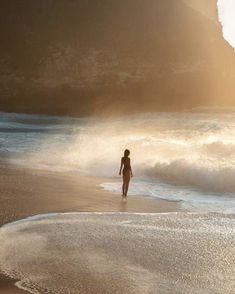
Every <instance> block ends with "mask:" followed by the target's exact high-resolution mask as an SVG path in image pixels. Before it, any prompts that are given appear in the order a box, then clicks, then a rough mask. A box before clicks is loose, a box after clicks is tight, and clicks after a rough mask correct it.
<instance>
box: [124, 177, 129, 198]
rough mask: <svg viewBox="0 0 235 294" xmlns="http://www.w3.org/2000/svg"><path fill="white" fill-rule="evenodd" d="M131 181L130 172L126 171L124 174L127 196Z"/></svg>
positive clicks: (125, 193)
mask: <svg viewBox="0 0 235 294" xmlns="http://www.w3.org/2000/svg"><path fill="white" fill-rule="evenodd" d="M129 182H130V172H126V173H125V176H124V195H125V196H127V192H128V188H129Z"/></svg>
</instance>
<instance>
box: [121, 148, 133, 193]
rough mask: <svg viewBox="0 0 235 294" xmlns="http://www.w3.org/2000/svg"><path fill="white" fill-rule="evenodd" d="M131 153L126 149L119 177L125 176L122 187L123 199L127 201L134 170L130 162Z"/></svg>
mask: <svg viewBox="0 0 235 294" xmlns="http://www.w3.org/2000/svg"><path fill="white" fill-rule="evenodd" d="M129 155H130V151H129V150H128V149H126V150H125V151H124V157H122V159H121V166H120V171H119V175H121V174H122V176H123V185H122V197H123V198H124V199H126V197H127V192H128V188H129V182H130V178H131V177H133V174H132V169H131V160H130V157H129Z"/></svg>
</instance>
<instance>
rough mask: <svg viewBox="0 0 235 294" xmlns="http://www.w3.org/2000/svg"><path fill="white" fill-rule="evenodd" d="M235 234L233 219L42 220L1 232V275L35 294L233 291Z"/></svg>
mask: <svg viewBox="0 0 235 294" xmlns="http://www.w3.org/2000/svg"><path fill="white" fill-rule="evenodd" d="M234 236H235V215H234V214H233V215H228V214H227V215H225V214H218V213H206V214H200V213H166V214H129V213H66V214H52V215H50V214H49V215H40V216H34V217H31V218H28V219H24V220H21V221H18V222H15V223H11V224H8V225H5V226H3V227H1V228H0V243H1V246H0V270H1V272H3V273H4V274H6V275H8V276H10V277H13V278H15V279H17V280H18V282H17V284H16V285H17V286H18V287H19V288H21V289H25V290H27V291H29V292H30V293H34V294H36V293H53V294H64V293H71V294H77V293H81V294H83V293H96V294H103V293H117V294H120V293H125V294H145V293H149V294H150V293H152V294H156V293H157V294H168V293H181V294H188V293H195V294H205V293H207V294H212V293H213V294H215V293H218V294H225V293H226V294H232V293H234V287H235V280H234V276H235V238H234Z"/></svg>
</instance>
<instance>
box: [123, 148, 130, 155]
mask: <svg viewBox="0 0 235 294" xmlns="http://www.w3.org/2000/svg"><path fill="white" fill-rule="evenodd" d="M129 155H130V150H128V149H126V150H125V151H124V156H125V157H128V156H129Z"/></svg>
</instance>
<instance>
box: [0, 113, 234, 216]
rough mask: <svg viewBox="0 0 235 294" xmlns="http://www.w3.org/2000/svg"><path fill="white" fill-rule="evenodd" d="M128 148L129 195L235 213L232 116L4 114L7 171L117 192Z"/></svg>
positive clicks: (0, 124) (0, 116) (0, 132)
mask: <svg viewBox="0 0 235 294" xmlns="http://www.w3.org/2000/svg"><path fill="white" fill-rule="evenodd" d="M125 148H128V149H130V151H131V161H132V168H133V172H134V178H133V180H132V182H131V185H130V195H143V196H146V197H156V198H162V199H167V200H174V201H180V203H181V204H182V206H183V207H184V208H185V209H187V210H190V211H205V212H208V211H209V212H226V213H233V212H235V180H234V179H235V110H234V109H196V110H193V111H185V112H181V113H151V114H150V113H146V114H138V115H132V116H124V117H119V118H113V119H111V118H109V119H99V118H71V117H55V116H54V117H53V116H42V115H25V114H14V113H12V114H10V113H0V153H1V158H2V160H3V161H5V162H7V163H9V164H14V165H19V166H24V167H26V168H27V167H28V168H37V169H45V170H55V171H70V172H75V173H85V174H88V175H95V176H100V177H106V179H107V180H106V181H105V183H103V184H102V185H101V186H102V187H103V188H104V189H107V190H110V191H114V192H117V193H120V186H121V178H120V177H118V170H119V166H120V158H121V156H122V154H123V150H124V149H125Z"/></svg>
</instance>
